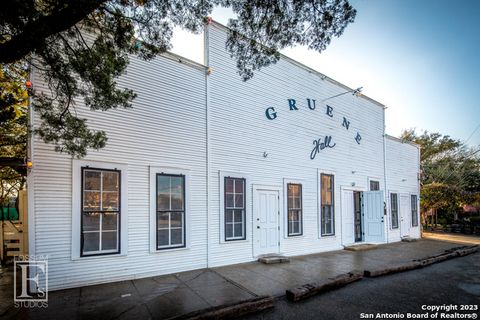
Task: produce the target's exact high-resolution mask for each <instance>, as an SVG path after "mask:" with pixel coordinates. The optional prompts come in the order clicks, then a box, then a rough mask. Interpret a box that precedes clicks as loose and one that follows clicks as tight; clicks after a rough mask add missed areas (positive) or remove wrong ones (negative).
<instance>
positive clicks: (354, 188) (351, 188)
mask: <svg viewBox="0 0 480 320" xmlns="http://www.w3.org/2000/svg"><path fill="white" fill-rule="evenodd" d="M343 191H352V192H355V191H357V192H365V191H368V188H367V187H365V186H348V185H344V186H340V223H341V225H340V230H341V236H340V237H341V240H340V241H341V243H342V245H345V243H344V239H345V237H344V234H343V229H344V227H343V222H344V221H343V206H344V203H343V201H342V193H343ZM353 201H355V199H354V200H353ZM353 206H354V204H353V203H352V207H353ZM319 210H320V208H319ZM319 212H320V211H319ZM352 216H353V220H355V212H352ZM319 219H320V215H319ZM362 219H363V216H362ZM364 230H365V228H364ZM352 232H353V238H354V240H355V223H354V224H353V230H352ZM364 242H365V238H364V239H363V240H362V241H360V242H355V241H354V242H353V243H349V244H347V245H352V244H360V243H364Z"/></svg>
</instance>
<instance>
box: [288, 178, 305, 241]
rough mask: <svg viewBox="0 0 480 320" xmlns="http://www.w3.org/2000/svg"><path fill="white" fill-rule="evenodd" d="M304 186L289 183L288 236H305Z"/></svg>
mask: <svg viewBox="0 0 480 320" xmlns="http://www.w3.org/2000/svg"><path fill="white" fill-rule="evenodd" d="M302 205H303V204H302V185H301V184H296V183H287V209H288V236H289V237H290V236H299V235H302V234H303V223H302V219H303V217H302Z"/></svg>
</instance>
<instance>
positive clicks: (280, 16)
mask: <svg viewBox="0 0 480 320" xmlns="http://www.w3.org/2000/svg"><path fill="white" fill-rule="evenodd" d="M215 6H223V7H230V8H231V9H232V10H233V12H234V13H235V14H236V16H237V18H235V19H231V20H230V21H229V23H228V27H230V29H231V30H230V32H229V35H228V40H227V43H226V48H227V49H228V51H229V52H230V54H231V56H232V57H233V58H234V59H236V61H237V66H238V73H239V74H240V76H241V77H242V78H243V79H244V80H248V79H250V78H251V77H252V76H253V72H254V70H258V69H260V68H262V67H265V66H268V65H270V64H272V63H275V62H276V61H278V59H279V58H280V55H279V50H281V49H283V48H285V47H288V46H292V45H296V44H300V45H306V46H308V47H309V48H311V49H314V50H317V51H319V52H320V51H322V50H324V49H325V48H326V46H327V45H328V44H329V43H330V41H331V39H332V37H338V36H340V35H341V34H342V33H343V31H344V30H345V28H346V26H347V25H348V24H349V23H351V22H353V20H354V18H355V15H356V11H355V9H354V8H353V7H352V6H351V5H350V4H349V3H348V1H347V0H307V1H303V0H302V1H298V0H269V1H265V0H238V1H232V0H202V1H192V0H187V1H183V0H172V1H165V0H110V1H106V0H4V1H3V2H2V10H1V11H0V63H1V64H2V65H8V64H12V63H18V62H19V61H28V63H29V64H30V65H32V66H34V67H35V68H38V69H39V70H41V71H42V72H43V74H44V75H45V77H46V80H47V82H48V85H49V88H50V90H51V91H52V94H51V95H43V94H40V93H36V92H34V91H32V92H31V94H32V95H34V97H35V99H34V100H33V107H34V108H35V110H36V111H37V112H38V114H39V115H40V117H41V119H42V122H41V124H40V126H39V127H38V128H37V129H36V133H37V134H39V135H40V137H42V138H43V140H44V141H45V142H49V143H53V144H55V146H56V150H57V151H63V152H67V153H69V154H71V155H72V156H77V157H81V156H84V155H85V154H86V152H87V149H88V148H93V149H99V148H102V147H103V146H105V143H106V140H107V137H106V135H105V132H103V131H93V130H90V129H89V128H88V127H87V123H86V120H85V119H80V118H78V117H76V116H75V112H72V108H74V106H75V104H74V101H75V99H78V98H83V100H84V101H85V104H86V106H88V107H89V108H90V109H92V110H103V111H105V110H109V109H114V108H118V107H121V108H127V107H130V106H131V103H132V100H133V99H134V98H135V93H134V92H132V91H131V90H129V89H120V88H118V87H117V86H116V82H115V79H116V78H117V77H118V76H120V75H122V74H123V73H124V72H125V69H126V67H127V65H128V62H129V55H137V56H139V57H141V58H143V59H151V58H153V57H154V56H155V55H156V54H158V53H162V52H165V51H166V50H168V49H169V48H170V41H171V38H172V32H173V28H174V27H175V26H179V27H182V28H184V29H186V30H190V31H192V32H195V33H198V32H201V30H202V27H203V23H204V22H205V20H204V19H205V17H207V16H208V15H209V14H210V13H211V11H212V9H213V8H214V7H215ZM80 29H82V32H81V31H80ZM84 31H86V32H89V34H90V35H94V36H93V39H85V38H84V35H85V34H84ZM52 97H53V98H52Z"/></svg>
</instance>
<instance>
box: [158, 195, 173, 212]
mask: <svg viewBox="0 0 480 320" xmlns="http://www.w3.org/2000/svg"><path fill="white" fill-rule="evenodd" d="M157 210H170V195H169V194H159V195H158V196H157Z"/></svg>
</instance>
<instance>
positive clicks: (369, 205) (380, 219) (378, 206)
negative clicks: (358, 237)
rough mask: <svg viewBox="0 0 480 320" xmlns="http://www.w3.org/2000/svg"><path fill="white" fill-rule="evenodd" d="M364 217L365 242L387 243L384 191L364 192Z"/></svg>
mask: <svg viewBox="0 0 480 320" xmlns="http://www.w3.org/2000/svg"><path fill="white" fill-rule="evenodd" d="M362 215H363V218H364V222H365V242H370V243H383V242H385V218H384V209H383V191H365V192H362Z"/></svg>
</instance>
